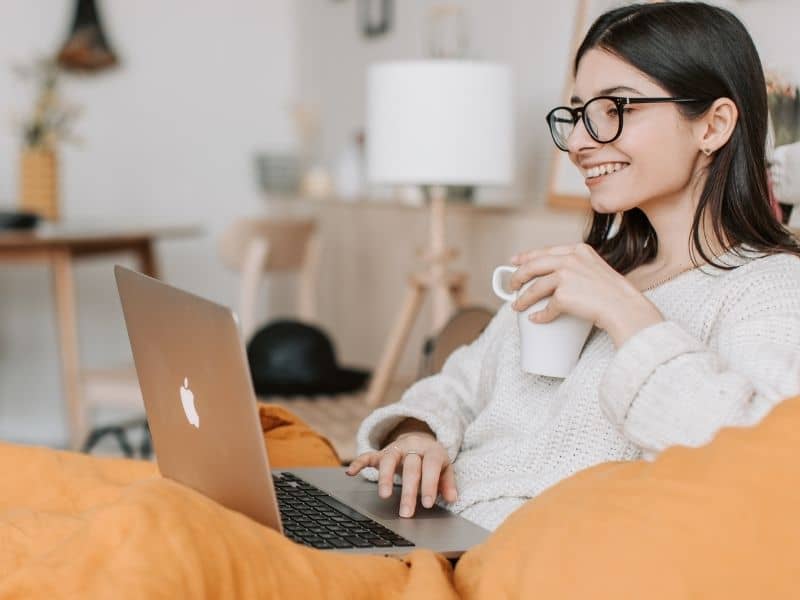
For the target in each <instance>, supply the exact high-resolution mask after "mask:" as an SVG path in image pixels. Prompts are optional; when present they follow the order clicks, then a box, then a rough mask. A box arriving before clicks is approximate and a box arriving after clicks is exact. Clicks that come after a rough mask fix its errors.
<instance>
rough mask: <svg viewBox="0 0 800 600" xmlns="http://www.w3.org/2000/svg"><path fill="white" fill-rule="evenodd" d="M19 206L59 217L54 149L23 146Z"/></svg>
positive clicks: (55, 219)
mask: <svg viewBox="0 0 800 600" xmlns="http://www.w3.org/2000/svg"><path fill="white" fill-rule="evenodd" d="M19 206H20V210H23V211H25V212H32V213H36V214H38V215H40V216H41V217H43V218H45V219H47V220H49V221H58V219H59V210H58V160H57V157H56V153H55V151H54V150H50V149H46V148H26V149H24V150H23V151H22V155H21V157H20V181H19Z"/></svg>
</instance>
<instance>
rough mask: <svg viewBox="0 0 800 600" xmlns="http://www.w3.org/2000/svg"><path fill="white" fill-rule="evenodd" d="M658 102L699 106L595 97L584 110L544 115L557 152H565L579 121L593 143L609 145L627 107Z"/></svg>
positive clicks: (558, 110)
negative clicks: (581, 121) (557, 149)
mask: <svg viewBox="0 0 800 600" xmlns="http://www.w3.org/2000/svg"><path fill="white" fill-rule="evenodd" d="M659 102H699V100H696V99H694V98H640V97H636V98H626V97H622V96H597V97H596V98H592V99H591V100H589V101H588V102H587V103H586V104H584V105H583V106H577V107H575V108H571V107H569V106H557V107H556V108H554V109H553V110H551V111H550V112H549V113H547V117H546V119H547V124H548V126H549V127H550V135H551V136H553V141H554V142H555V144H556V146H558V148H559V150H563V151H564V152H566V151H567V140H568V139H569V136H570V135H571V134H572V132H573V130H574V129H575V126H576V125H577V124H578V120H580V119H583V125H584V127H586V131H587V132H588V133H589V135H590V136H591V137H592V139H593V140H595V141H596V142H599V143H601V144H608V143H610V142H613V141H614V140H616V139H617V138H618V137H619V136H620V134H621V133H622V115H623V113H624V112H625V111H624V107H625V106H626V105H628V104H655V103H659Z"/></svg>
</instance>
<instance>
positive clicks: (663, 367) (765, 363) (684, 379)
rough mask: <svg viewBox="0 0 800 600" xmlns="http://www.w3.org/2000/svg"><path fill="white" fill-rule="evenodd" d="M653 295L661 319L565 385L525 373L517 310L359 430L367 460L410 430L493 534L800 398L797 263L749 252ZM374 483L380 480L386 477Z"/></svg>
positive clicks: (605, 342)
mask: <svg viewBox="0 0 800 600" xmlns="http://www.w3.org/2000/svg"><path fill="white" fill-rule="evenodd" d="M740 252H741V254H742V255H741V256H740V255H739V254H737V253H735V252H733V251H731V252H728V253H726V254H723V255H722V256H720V257H718V258H717V260H716V262H719V263H724V264H727V265H731V266H736V267H737V268H736V269H734V270H731V271H727V270H724V269H720V268H716V267H713V266H711V265H704V266H703V267H701V268H699V269H695V270H693V271H689V272H687V273H684V274H682V275H680V276H678V277H676V278H675V279H672V280H671V281H668V282H666V283H664V284H662V285H660V286H658V287H656V288H654V289H652V290H648V291H646V292H644V294H645V296H646V297H647V298H649V299H650V300H651V301H652V302H653V303H654V304H655V305H656V306H657V307H658V309H659V310H660V311H661V313H662V315H663V317H664V319H665V320H664V321H663V322H661V323H658V324H655V325H652V326H650V327H647V328H645V329H643V330H641V331H639V332H637V333H636V334H635V335H633V336H632V337H630V338H629V339H628V340H626V341H625V343H624V344H623V345H622V346H621V347H620V348H619V349H616V348H615V346H614V344H613V342H612V341H611V338H610V337H609V336H608V334H607V333H606V332H605V331H603V330H599V329H597V328H594V329H593V330H592V332H591V333H590V335H589V338H588V340H587V342H586V344H585V345H584V347H583V350H582V352H581V356H580V359H579V361H578V363H577V365H576V367H575V368H574V369H573V371H572V372H571V373H570V374H569V376H568V377H566V378H565V379H561V378H552V377H545V376H541V375H531V374H528V373H526V372H524V371H522V370H521V368H520V351H519V346H520V343H519V331H518V329H517V320H516V313H515V312H514V311H513V310H512V309H511V307H510V305H509V304H506V305H505V306H503V307H502V308H501V309H500V311H498V313H497V314H496V315H495V317H494V319H493V320H492V321H491V323H490V324H489V326H488V327H487V328H486V330H485V331H484V333H483V334H482V335H481V336H480V337H479V338H478V339H477V340H476V341H475V342H473V343H472V344H470V345H469V346H463V347H461V348H459V349H458V350H456V351H455V352H453V354H452V355H451V356H450V358H449V359H448V360H447V362H446V363H445V365H444V367H443V369H442V371H441V373H439V374H437V375H434V376H432V377H427V378H425V379H422V380H420V381H418V382H417V383H415V384H414V385H413V386H412V387H410V388H409V389H408V390H407V391H406V392H405V394H404V395H403V397H402V398H401V399H400V400H399V401H398V402H396V403H395V404H391V405H388V406H385V407H381V408H379V409H377V410H375V411H374V412H373V413H372V414H371V415H369V416H368V417H367V418H366V419H365V420H364V422H363V423H362V424H361V426H360V428H359V431H358V434H357V444H358V452H359V453H362V452H367V451H369V450H378V449H380V448H381V447H382V442H383V441H384V439H385V437H386V435H387V434H388V433H389V432H390V431H391V430H392V429H393V428H394V427H395V426H396V425H397V424H398V423H399V422H400V421H402V420H403V419H405V418H407V417H414V418H416V419H419V420H421V421H424V422H425V423H427V424H428V426H429V427H430V428H431V429H432V430H433V432H434V433H435V434H436V436H437V439H438V440H439V441H440V442H441V443H442V444H443V445H444V446H445V448H447V451H448V453H449V455H450V459H451V460H452V461H453V466H454V469H455V475H456V484H457V487H458V492H459V496H458V500H457V501H456V502H454V503H452V504H447V503H445V502H444V501H443V500H441V499H440V500H439V501H438V502H439V503H440V505H441V506H444V507H446V508H448V509H449V510H452V511H453V512H455V513H458V514H460V515H461V516H463V517H465V518H467V519H469V520H470V521H473V522H475V523H477V524H478V525H480V526H482V527H485V528H486V529H489V530H493V529H495V528H496V527H497V526H498V525H500V523H502V521H503V520H504V519H505V518H506V517H507V516H508V515H509V514H510V513H511V512H512V511H514V510H515V509H517V508H518V507H519V506H520V505H522V504H523V503H524V502H525V501H526V500H528V499H530V498H532V497H534V496H536V495H538V494H540V493H541V492H542V491H543V490H545V489H546V488H548V487H550V486H552V485H553V484H555V483H557V482H558V481H560V480H562V479H564V478H566V477H569V476H570V475H572V474H574V473H575V472H577V471H579V470H581V469H585V468H587V467H590V466H593V465H596V464H598V463H602V462H606V461H613V460H634V459H639V458H645V459H650V458H652V457H654V456H655V455H656V454H658V453H659V452H660V451H661V450H663V449H664V448H667V447H669V446H672V445H685V446H699V445H702V444H705V443H707V442H708V441H710V440H711V438H712V437H713V436H714V434H715V433H716V432H717V431H718V430H719V429H720V428H721V427H724V426H728V425H752V424H754V423H757V422H758V421H759V420H760V419H761V418H762V417H763V416H764V415H766V414H767V413H768V412H769V410H770V409H771V408H772V407H773V406H775V405H776V404H777V403H778V402H780V401H781V400H783V399H785V398H787V397H789V396H792V395H796V394H798V393H800V259H798V258H797V257H795V256H793V255H789V254H779V255H773V256H761V255H759V254H757V253H755V252H753V251H751V250H746V249H742V248H740ZM363 475H364V476H365V477H366V478H368V479H371V480H373V481H374V480H376V479H377V470H376V469H372V468H369V469H365V470H364V471H363Z"/></svg>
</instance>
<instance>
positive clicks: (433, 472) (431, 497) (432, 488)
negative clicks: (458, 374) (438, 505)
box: [419, 452, 444, 508]
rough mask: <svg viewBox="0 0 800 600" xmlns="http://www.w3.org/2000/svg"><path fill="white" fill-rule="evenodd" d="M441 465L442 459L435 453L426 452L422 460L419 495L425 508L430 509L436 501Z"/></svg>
mask: <svg viewBox="0 0 800 600" xmlns="http://www.w3.org/2000/svg"><path fill="white" fill-rule="evenodd" d="M443 463H444V459H443V458H442V456H440V455H439V454H438V453H437V452H428V453H426V454H425V456H424V457H423V458H422V483H421V485H420V489H419V493H420V496H422V506H424V507H425V508H430V507H432V506H433V503H434V502H435V501H436V495H437V493H438V488H439V476H440V475H441V473H442V464H443Z"/></svg>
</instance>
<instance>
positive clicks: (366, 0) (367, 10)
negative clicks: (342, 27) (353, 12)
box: [358, 0, 393, 37]
mask: <svg viewBox="0 0 800 600" xmlns="http://www.w3.org/2000/svg"><path fill="white" fill-rule="evenodd" d="M392 12H393V3H392V0H359V3H358V13H359V18H360V21H361V33H363V34H364V35H365V36H367V37H378V36H381V35H384V34H385V33H387V32H388V31H389V29H390V28H391V26H392Z"/></svg>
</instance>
